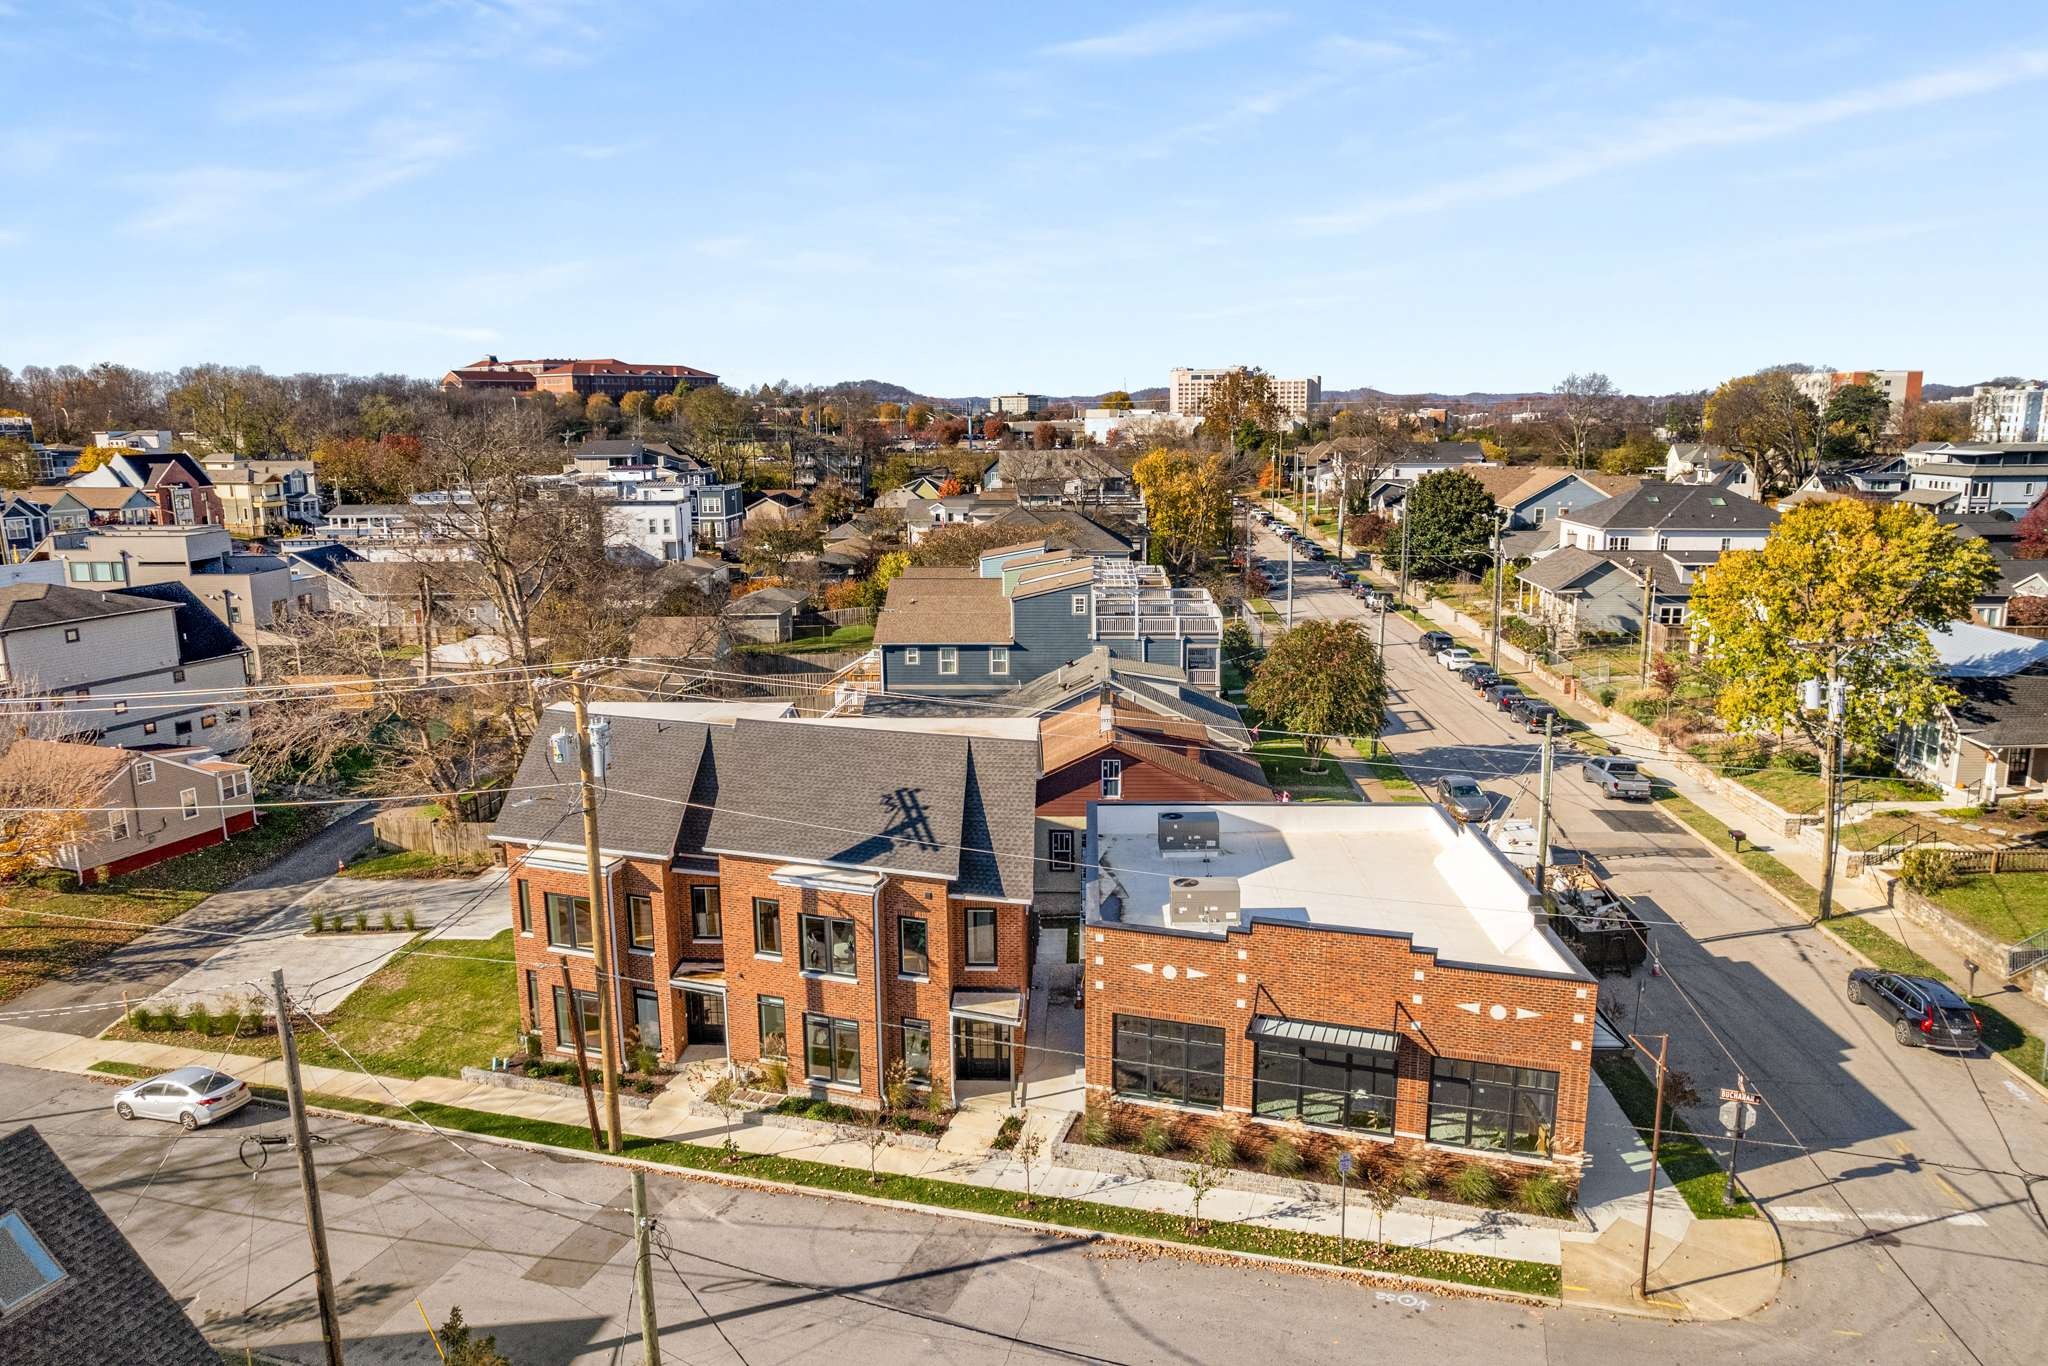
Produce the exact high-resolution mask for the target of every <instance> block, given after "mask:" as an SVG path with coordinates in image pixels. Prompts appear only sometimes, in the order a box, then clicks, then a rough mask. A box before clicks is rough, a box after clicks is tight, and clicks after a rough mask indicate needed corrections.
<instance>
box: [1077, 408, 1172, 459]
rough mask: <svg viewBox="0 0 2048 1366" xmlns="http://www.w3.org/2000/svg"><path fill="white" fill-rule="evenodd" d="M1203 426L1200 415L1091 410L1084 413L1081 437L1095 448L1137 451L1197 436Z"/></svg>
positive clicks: (1146, 411) (1138, 409)
mask: <svg viewBox="0 0 2048 1366" xmlns="http://www.w3.org/2000/svg"><path fill="white" fill-rule="evenodd" d="M1201 425H1202V417H1201V414H1199V413H1167V412H1161V411H1159V410H1158V409H1155V408H1089V409H1087V410H1086V411H1084V412H1083V413H1082V414H1081V435H1082V436H1083V437H1084V438H1085V439H1086V440H1087V441H1088V442H1089V443H1090V444H1091V445H1095V446H1107V447H1111V448H1116V447H1122V448H1123V449H1125V450H1130V451H1133V452H1136V451H1137V450H1138V448H1139V447H1141V446H1144V445H1145V444H1146V443H1157V442H1170V441H1179V440H1182V439H1184V438H1186V437H1190V436H1193V435H1194V434H1195V432H1196V431H1197V430H1198V429H1199V428H1200V427H1201Z"/></svg>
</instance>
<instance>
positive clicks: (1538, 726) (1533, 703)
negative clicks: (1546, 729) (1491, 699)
mask: <svg viewBox="0 0 2048 1366" xmlns="http://www.w3.org/2000/svg"><path fill="white" fill-rule="evenodd" d="M1508 715H1509V716H1512V717H1513V718H1514V719H1515V721H1516V722H1517V723H1518V724H1519V725H1520V726H1521V727H1522V729H1523V730H1526V731H1539V730H1542V729H1543V722H1544V720H1545V719H1546V718H1548V717H1552V716H1555V715H1557V708H1556V707H1553V706H1551V705H1550V704H1549V703H1548V702H1545V701H1543V700H1541V699H1540V698H1535V697H1524V698H1523V699H1521V700H1520V701H1519V702H1510V703H1509V704H1508Z"/></svg>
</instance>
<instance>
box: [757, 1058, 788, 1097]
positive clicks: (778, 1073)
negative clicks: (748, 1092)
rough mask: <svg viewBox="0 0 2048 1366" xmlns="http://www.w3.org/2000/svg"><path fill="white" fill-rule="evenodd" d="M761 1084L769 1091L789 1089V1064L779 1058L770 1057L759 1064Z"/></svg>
mask: <svg viewBox="0 0 2048 1366" xmlns="http://www.w3.org/2000/svg"><path fill="white" fill-rule="evenodd" d="M761 1085H762V1086H764V1087H765V1088H767V1089H768V1090H770V1091H787V1090H788V1089H789V1064H788V1063H787V1062H785V1061H783V1060H782V1059H781V1058H770V1059H768V1060H767V1061H766V1062H763V1063H762V1064H761Z"/></svg>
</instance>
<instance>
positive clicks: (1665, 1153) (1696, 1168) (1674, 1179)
mask: <svg viewBox="0 0 2048 1366" xmlns="http://www.w3.org/2000/svg"><path fill="white" fill-rule="evenodd" d="M1593 1068H1594V1070H1595V1071H1597V1072H1598V1073H1599V1074H1600V1080H1602V1081H1604V1082H1606V1083H1607V1089H1608V1090H1609V1091H1612V1092H1613V1093H1614V1098H1615V1100H1617V1101H1619V1102H1620V1103H1621V1108H1622V1112H1623V1113H1624V1114H1626V1115H1627V1116H1628V1119H1629V1123H1631V1124H1633V1125H1634V1126H1635V1127H1636V1128H1637V1129H1638V1130H1639V1131H1640V1132H1641V1133H1642V1136H1643V1145H1644V1146H1645V1147H1648V1146H1649V1142H1650V1121H1651V1118H1652V1116H1653V1113H1654V1112H1655V1110H1656V1107H1657V1087H1656V1084H1655V1083H1654V1082H1653V1081H1652V1080H1651V1079H1650V1077H1649V1075H1648V1074H1647V1073H1646V1072H1644V1071H1643V1069H1642V1068H1640V1067H1638V1066H1637V1065H1636V1063H1635V1060H1634V1059H1633V1058H1626V1057H1609V1058H1600V1059H1597V1060H1595V1062H1594V1063H1593ZM1657 1159H1658V1161H1659V1162H1660V1163H1661V1164H1662V1165H1663V1167H1664V1174H1665V1175H1666V1176H1668V1177H1670V1178H1671V1184H1672V1185H1674V1186H1676V1187H1678V1193H1679V1194H1680V1195H1682V1196H1684V1197H1685V1203H1686V1207H1687V1208H1688V1209H1690V1210H1691V1211H1692V1212H1693V1216H1694V1217H1695V1218H1699V1219H1754V1218H1755V1217H1756V1206H1755V1205H1753V1204H1751V1203H1750V1202H1749V1198H1748V1197H1747V1196H1745V1195H1743V1194H1742V1192H1741V1191H1739V1190H1738V1191H1736V1193H1735V1203H1734V1204H1732V1205H1730V1204H1725V1203H1723V1202H1722V1199H1721V1192H1722V1190H1723V1189H1724V1188H1725V1187H1726V1184H1727V1179H1728V1174H1727V1171H1726V1169H1724V1168H1723V1167H1722V1166H1721V1163H1720V1161H1719V1160H1718V1159H1717V1158H1716V1157H1715V1156H1714V1154H1713V1153H1712V1152H1710V1151H1709V1150H1708V1149H1707V1146H1706V1145H1705V1144H1704V1143H1702V1142H1700V1141H1699V1139H1698V1138H1696V1137H1695V1136H1694V1135H1693V1132H1692V1129H1691V1128H1690V1127H1688V1126H1687V1124H1686V1122H1685V1120H1684V1119H1683V1118H1682V1117H1681V1116H1680V1115H1678V1114H1677V1112H1675V1111H1673V1112H1672V1113H1670V1114H1667V1115H1666V1116H1665V1119H1664V1136H1663V1140H1662V1142H1660V1143H1659V1144H1658V1147H1657Z"/></svg>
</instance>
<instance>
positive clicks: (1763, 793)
mask: <svg viewBox="0 0 2048 1366" xmlns="http://www.w3.org/2000/svg"><path fill="white" fill-rule="evenodd" d="M1687 752H1688V753H1690V754H1691V755H1692V757H1693V758H1695V759H1697V760H1699V761H1700V762H1701V763H1703V764H1707V765H1710V766H1712V767H1714V768H1716V769H1719V770H1720V771H1721V773H1722V776H1723V777H1728V778H1733V779H1734V780H1735V781H1736V782H1738V783H1741V784H1742V785H1743V786H1744V787H1746V788H1748V789H1749V790H1750V791H1751V792H1754V793H1756V794H1757V795H1758V796H1759V797H1762V798H1763V799H1764V800H1765V801H1767V802H1770V803H1772V804H1773V805H1775V806H1778V807H1782V808H1783V809H1784V810H1786V811H1790V812H1792V813H1793V814H1795V815H1805V814H1807V813H1809V812H1814V811H1818V810H1820V808H1821V803H1822V801H1823V800H1824V799H1825V796H1826V793H1825V791H1824V790H1823V788H1822V787H1821V781H1820V770H1819V768H1818V766H1817V764H1816V763H1814V761H1813V760H1812V759H1811V757H1810V756H1806V755H1801V754H1798V753H1797V752H1796V751H1789V750H1779V751H1777V752H1775V753H1773V754H1771V755H1770V756H1768V757H1761V756H1759V755H1758V753H1757V750H1756V747H1755V746H1753V745H1749V744H1746V743H1744V742H1741V741H1735V742H1728V741H1718V742H1712V741H1710V742H1707V743H1703V744H1697V745H1692V746H1690V747H1689V748H1688V751H1687ZM1859 762H1860V761H1859ZM1940 795H1941V790H1940V789H1939V788H1935V787H1930V786H1928V785H1927V784H1926V783H1918V782H1914V781H1913V780H1912V779H1910V778H1900V777H1897V776H1894V775H1891V774H1884V773H1856V772H1853V771H1852V772H1850V773H1847V774H1845V775H1844V776H1843V779H1842V800H1843V801H1844V802H1919V801H1932V800H1934V799H1935V798H1937V797H1939V796H1940Z"/></svg>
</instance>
